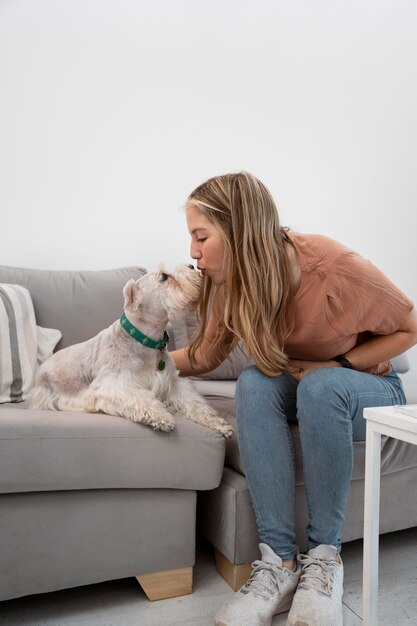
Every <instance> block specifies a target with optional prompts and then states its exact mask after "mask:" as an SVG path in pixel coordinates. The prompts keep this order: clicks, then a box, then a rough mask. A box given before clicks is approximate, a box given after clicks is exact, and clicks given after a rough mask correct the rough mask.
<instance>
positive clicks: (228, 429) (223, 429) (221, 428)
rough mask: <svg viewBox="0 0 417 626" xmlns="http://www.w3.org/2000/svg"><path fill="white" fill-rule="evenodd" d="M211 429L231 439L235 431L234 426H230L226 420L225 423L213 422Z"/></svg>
mask: <svg viewBox="0 0 417 626" xmlns="http://www.w3.org/2000/svg"><path fill="white" fill-rule="evenodd" d="M211 429H212V430H214V431H215V432H216V433H219V434H220V435H223V437H224V438H225V439H230V437H232V435H233V433H234V432H235V431H234V429H233V427H232V426H230V424H228V423H227V422H226V421H224V424H222V423H215V424H213V425H212V426H211Z"/></svg>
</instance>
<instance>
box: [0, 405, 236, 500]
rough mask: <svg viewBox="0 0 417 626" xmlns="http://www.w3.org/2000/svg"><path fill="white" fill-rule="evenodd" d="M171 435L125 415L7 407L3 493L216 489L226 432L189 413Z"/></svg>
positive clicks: (1, 420)
mask: <svg viewBox="0 0 417 626" xmlns="http://www.w3.org/2000/svg"><path fill="white" fill-rule="evenodd" d="M176 423H177V425H176V428H175V430H174V431H173V432H172V433H163V432H155V431H153V430H152V429H151V428H150V427H149V426H144V425H142V424H135V423H134V422H131V421H129V420H127V419H124V418H121V417H114V416H110V415H103V414H90V413H78V412H70V411H34V410H26V409H25V408H24V403H21V404H19V405H17V407H16V405H11V404H3V405H1V406H0V493H16V492H33V491H58V490H66V489H117V488H122V489H140V488H144V489H159V488H168V489H192V490H198V489H213V488H215V487H217V486H218V485H219V483H220V480H221V476H222V472H223V464H224V454H225V441H224V439H223V437H221V436H220V435H218V434H216V433H214V432H213V431H211V430H209V429H208V428H204V427H203V426H199V425H197V424H194V423H192V422H190V421H188V420H186V419H184V418H181V417H177V418H176Z"/></svg>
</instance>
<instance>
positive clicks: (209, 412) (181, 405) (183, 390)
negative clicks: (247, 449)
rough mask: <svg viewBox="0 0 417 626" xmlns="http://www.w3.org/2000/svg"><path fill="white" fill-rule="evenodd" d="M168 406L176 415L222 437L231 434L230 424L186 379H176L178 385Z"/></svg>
mask: <svg viewBox="0 0 417 626" xmlns="http://www.w3.org/2000/svg"><path fill="white" fill-rule="evenodd" d="M169 408H170V410H171V411H172V412H173V413H175V414H176V415H182V416H183V417H186V418H187V419H189V420H190V421H192V422H196V424H201V425H202V426H206V427H207V428H210V429H211V430H214V431H215V432H217V433H219V434H220V435H223V437H226V438H228V437H231V436H232V435H233V432H234V431H233V428H232V426H230V424H229V423H228V422H226V420H224V419H223V418H222V417H220V416H219V415H218V414H217V413H216V411H215V410H214V409H213V408H212V407H211V406H210V405H209V404H208V403H207V402H206V401H205V400H204V398H202V397H201V396H200V394H198V393H197V392H196V391H195V390H194V389H193V387H192V385H191V384H190V382H189V381H188V380H178V385H177V386H176V389H175V391H174V392H173V393H172V394H171V396H170V398H169Z"/></svg>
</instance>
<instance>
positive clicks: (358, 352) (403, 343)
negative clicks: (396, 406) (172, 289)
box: [290, 309, 417, 381]
mask: <svg viewBox="0 0 417 626" xmlns="http://www.w3.org/2000/svg"><path fill="white" fill-rule="evenodd" d="M416 343H417V311H416V309H413V310H412V311H411V313H410V314H409V316H408V317H407V319H406V320H405V322H404V324H402V326H401V328H399V329H398V330H397V331H396V332H394V333H392V334H391V335H375V336H373V337H371V338H370V339H368V340H367V341H365V342H364V343H362V344H360V345H359V346H355V347H354V348H352V350H349V352H346V353H345V355H344V356H345V357H346V358H347V359H348V360H349V361H350V362H351V363H352V367H353V369H355V370H358V371H364V370H367V369H369V368H371V367H374V366H375V365H377V364H378V363H382V362H383V361H389V360H390V359H392V358H394V357H396V356H398V355H399V354H402V353H403V352H405V351H406V350H408V349H409V348H411V347H412V346H414V345H415V344H416ZM335 356H336V355H335ZM290 365H292V366H293V367H295V368H299V369H300V370H301V371H300V372H296V373H294V374H293V376H294V378H295V379H296V380H298V381H300V380H301V379H302V378H303V376H305V375H306V374H308V372H311V371H312V370H315V369H318V368H320V367H342V366H341V365H340V363H338V362H337V361H331V360H329V361H300V360H296V359H291V360H290Z"/></svg>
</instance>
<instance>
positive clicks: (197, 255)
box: [190, 245, 201, 259]
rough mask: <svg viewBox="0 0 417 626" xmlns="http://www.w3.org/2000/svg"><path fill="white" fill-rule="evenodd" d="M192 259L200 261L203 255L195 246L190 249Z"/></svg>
mask: <svg viewBox="0 0 417 626" xmlns="http://www.w3.org/2000/svg"><path fill="white" fill-rule="evenodd" d="M190 257H191V258H192V259H199V258H200V257H201V253H200V252H199V250H198V249H197V248H195V247H194V246H193V245H191V247H190Z"/></svg>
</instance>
